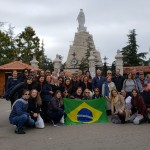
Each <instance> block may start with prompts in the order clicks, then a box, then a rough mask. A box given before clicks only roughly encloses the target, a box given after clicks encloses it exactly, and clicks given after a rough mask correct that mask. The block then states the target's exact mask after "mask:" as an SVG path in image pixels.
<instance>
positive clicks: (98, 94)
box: [92, 88, 102, 99]
mask: <svg viewBox="0 0 150 150" xmlns="http://www.w3.org/2000/svg"><path fill="white" fill-rule="evenodd" d="M101 97H102V96H101V94H100V92H99V88H95V89H94V94H93V96H92V99H96V98H101Z"/></svg>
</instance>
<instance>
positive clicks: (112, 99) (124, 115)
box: [5, 69, 150, 134]
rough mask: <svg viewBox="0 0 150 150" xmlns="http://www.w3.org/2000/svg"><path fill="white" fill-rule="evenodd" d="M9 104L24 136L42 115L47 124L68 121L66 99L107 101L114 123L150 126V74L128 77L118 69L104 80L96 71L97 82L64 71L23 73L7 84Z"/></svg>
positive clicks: (11, 117) (100, 73)
mask: <svg viewBox="0 0 150 150" xmlns="http://www.w3.org/2000/svg"><path fill="white" fill-rule="evenodd" d="M5 97H6V99H7V100H10V101H11V108H12V110H11V113H10V116H9V121H10V123H11V124H13V125H16V130H15V133H17V134H24V133H25V131H24V130H23V127H24V126H25V125H27V126H34V125H35V122H36V120H37V118H38V116H39V115H40V116H41V117H42V118H43V120H44V122H50V121H51V122H52V123H53V125H56V124H57V123H59V122H60V120H61V119H62V117H65V112H64V106H63V98H70V99H78V100H92V99H96V98H101V97H105V98H106V110H107V114H108V115H111V121H112V122H113V123H127V122H133V123H134V124H140V123H142V122H150V74H147V75H144V73H143V72H138V74H137V72H136V70H135V69H134V70H132V71H131V72H129V73H128V74H127V76H126V78H125V77H124V76H122V75H121V74H120V70H119V69H117V70H116V73H115V75H114V76H113V75H112V72H111V70H108V71H107V76H106V77H104V76H102V72H101V70H100V69H97V70H96V75H95V77H94V78H92V77H91V75H90V72H89V71H86V72H84V73H82V72H81V71H79V72H78V73H77V74H70V73H67V72H64V71H63V70H61V71H60V72H59V74H56V73H55V72H51V71H50V70H46V71H44V70H40V71H39V72H37V71H34V70H28V69H25V70H23V73H21V74H18V72H17V71H16V70H14V71H13V72H12V77H10V78H8V80H7V84H6V95H5Z"/></svg>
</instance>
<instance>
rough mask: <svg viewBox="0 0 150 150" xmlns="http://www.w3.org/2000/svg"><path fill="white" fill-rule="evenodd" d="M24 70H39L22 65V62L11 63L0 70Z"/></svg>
mask: <svg viewBox="0 0 150 150" xmlns="http://www.w3.org/2000/svg"><path fill="white" fill-rule="evenodd" d="M23 69H30V70H31V69H33V70H38V68H36V67H33V66H31V65H28V64H25V63H22V62H21V61H13V62H11V63H8V64H4V65H2V66H0V70H23Z"/></svg>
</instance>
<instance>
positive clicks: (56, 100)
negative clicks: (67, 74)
mask: <svg viewBox="0 0 150 150" xmlns="http://www.w3.org/2000/svg"><path fill="white" fill-rule="evenodd" d="M47 114H48V117H49V118H50V119H51V121H52V123H53V125H54V126H55V125H56V124H57V123H59V122H60V120H61V118H62V117H63V116H64V110H63V101H62V95H61V91H59V90H58V91H56V93H55V96H54V97H53V98H52V99H51V100H50V102H49V105H48V113H47Z"/></svg>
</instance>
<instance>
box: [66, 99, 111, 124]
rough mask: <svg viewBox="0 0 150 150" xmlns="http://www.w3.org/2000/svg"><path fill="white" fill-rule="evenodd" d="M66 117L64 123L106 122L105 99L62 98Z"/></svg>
mask: <svg viewBox="0 0 150 150" xmlns="http://www.w3.org/2000/svg"><path fill="white" fill-rule="evenodd" d="M64 107H65V113H66V114H67V117H66V118H65V124H67V125H72V124H90V123H95V122H108V118H107V115H106V99H105V98H99V99H93V100H76V99H68V98H64Z"/></svg>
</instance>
